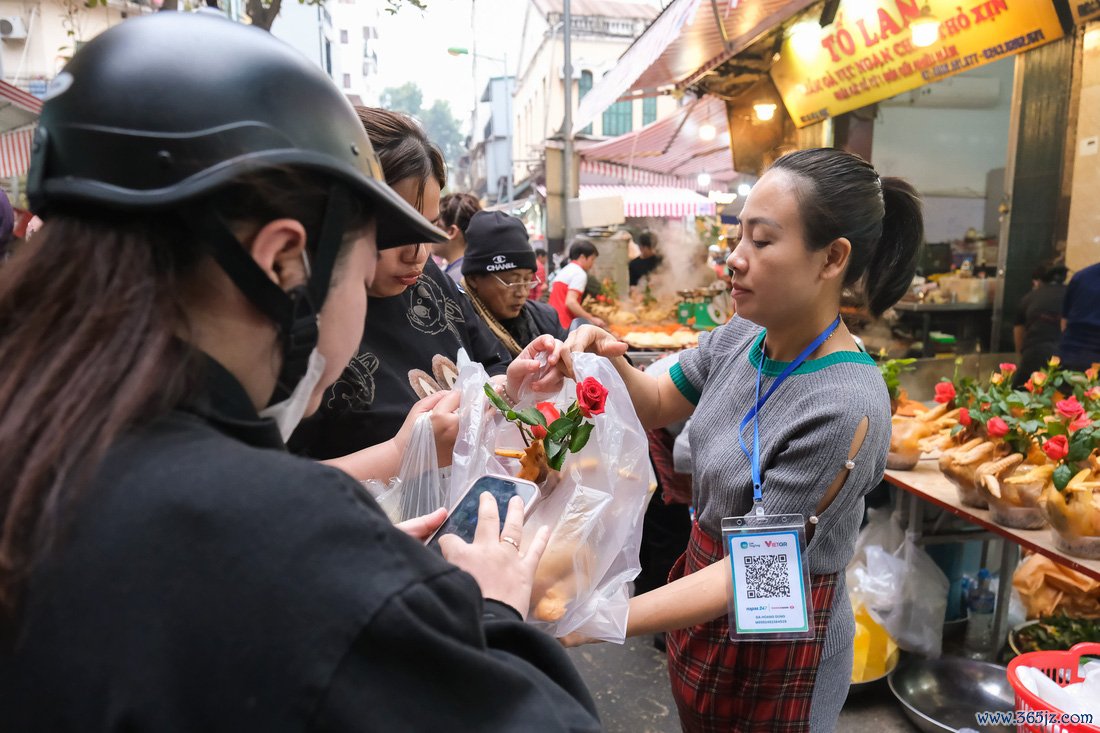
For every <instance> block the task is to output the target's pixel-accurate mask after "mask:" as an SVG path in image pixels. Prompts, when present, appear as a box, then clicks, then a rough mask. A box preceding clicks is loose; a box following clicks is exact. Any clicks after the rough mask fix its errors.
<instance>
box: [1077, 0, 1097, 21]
mask: <svg viewBox="0 0 1100 733" xmlns="http://www.w3.org/2000/svg"><path fill="white" fill-rule="evenodd" d="M1069 9H1070V10H1072V11H1073V20H1074V21H1075V22H1076V23H1077V25H1081V24H1082V23H1084V22H1086V21H1089V20H1095V19H1096V18H1100V0H1069Z"/></svg>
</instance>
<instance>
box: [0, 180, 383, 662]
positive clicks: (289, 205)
mask: <svg viewBox="0 0 1100 733" xmlns="http://www.w3.org/2000/svg"><path fill="white" fill-rule="evenodd" d="M330 187H331V182H330V181H329V180H328V179H327V178H326V177H324V176H322V175H320V174H315V173H308V172H305V171H299V170H289V169H288V170H277V169H273V170H268V171H261V172H257V173H254V174H251V175H249V176H247V177H245V178H243V179H239V180H237V181H234V182H232V183H230V184H228V185H227V186H226V187H224V188H222V189H218V190H215V191H213V192H211V193H210V194H209V196H208V198H206V199H204V200H199V201H197V202H196V205H198V206H208V207H210V208H211V209H213V210H214V211H216V212H217V213H218V215H219V216H220V217H221V218H222V219H223V220H224V221H226V222H227V223H230V224H231V225H233V226H235V227H236V228H238V229H239V230H241V231H249V230H254V229H257V228H259V227H260V226H262V225H263V224H264V223H266V222H268V221H272V220H274V219H279V218H283V217H290V218H293V219H296V220H298V221H300V222H301V223H302V225H303V226H304V227H305V228H306V230H307V231H309V232H315V231H317V230H318V229H319V228H320V224H321V217H322V214H323V212H324V209H325V201H326V199H327V197H328V195H329V190H330ZM372 216H373V215H372V213H371V212H370V211H368V210H367V209H366V208H365V205H364V204H363V203H361V202H358V201H357V202H356V203H355V204H353V211H352V212H351V215H350V217H349V222H348V234H347V236H346V237H345V241H344V244H343V250H342V251H346V250H347V249H348V247H349V245H350V243H351V242H352V241H353V240H354V237H355V235H356V233H357V232H359V231H361V230H362V229H363V228H364V227H365V226H366V224H367V222H368V221H369V219H370V218H371V217H372ZM246 236H251V235H246ZM315 244H316V237H311V238H310V244H309V245H308V246H315ZM208 252H209V250H208V248H207V247H206V246H205V245H204V243H203V242H201V241H199V240H198V237H197V236H196V235H195V234H194V232H193V230H192V229H191V227H190V226H189V222H188V219H187V214H186V212H185V211H182V210H165V211H156V212H152V213H135V212H126V211H124V212H119V211H115V210H108V209H107V208H106V207H100V209H99V210H97V211H95V212H84V211H74V212H68V211H64V212H58V213H56V214H54V215H52V216H50V219H49V221H48V222H47V223H46V225H45V226H44V227H43V229H42V232H41V233H40V234H38V235H36V236H35V238H34V242H33V243H32V244H29V245H27V246H24V247H21V248H20V249H19V251H18V252H16V253H15V255H14V256H13V257H12V258H11V260H9V261H8V262H7V263H6V264H5V265H4V267H2V268H0V364H3V365H4V368H3V370H0V646H2V645H3V643H4V642H7V641H10V639H11V633H12V632H13V631H14V627H15V625H16V623H17V619H18V615H19V609H20V602H21V597H22V591H23V588H24V585H25V583H26V580H27V578H28V577H29V576H30V573H31V570H32V569H33V567H34V565H35V563H36V562H38V560H39V559H40V558H41V557H42V556H43V555H45V554H46V553H47V552H48V550H49V549H50V547H51V546H52V545H53V544H54V542H55V541H56V540H57V538H58V535H59V532H60V531H61V530H62V529H63V528H64V526H65V522H66V520H67V519H68V514H69V512H70V510H71V508H72V507H73V506H74V504H75V502H76V499H77V497H78V496H79V494H80V491H81V490H82V489H83V488H84V486H85V485H86V484H87V481H88V479H89V478H90V477H91V476H92V474H93V473H94V471H95V469H96V467H97V466H98V464H99V462H100V461H101V460H102V459H103V457H104V455H105V454H106V453H107V451H108V450H109V449H110V448H111V446H112V445H113V444H114V443H115V442H116V441H117V440H118V439H119V438H120V436H122V435H123V434H125V433H126V432H127V431H129V430H132V429H134V428H135V427H137V426H140V425H142V424H146V423H149V422H152V421H153V420H156V419H157V418H158V417H160V416H162V415H164V414H165V413H167V412H169V411H170V410H172V409H173V408H175V407H177V406H178V405H180V404H181V403H184V402H186V401H187V400H188V399H190V398H191V396H192V395H193V391H194V389H195V387H196V383H197V380H198V379H199V373H198V372H199V365H200V363H201V362H200V360H199V359H197V358H196V352H195V350H194V349H193V348H192V347H190V346H189V345H188V344H187V341H186V340H187V338H188V335H189V333H190V328H189V323H188V319H187V315H186V312H185V308H184V305H183V297H182V291H183V289H184V288H185V287H186V286H187V284H188V282H189V281H190V280H191V279H192V278H193V277H194V276H195V273H196V269H197V265H198V264H199V262H200V261H201V260H202V259H203V258H204V257H206V256H208ZM338 258H339V256H338Z"/></svg>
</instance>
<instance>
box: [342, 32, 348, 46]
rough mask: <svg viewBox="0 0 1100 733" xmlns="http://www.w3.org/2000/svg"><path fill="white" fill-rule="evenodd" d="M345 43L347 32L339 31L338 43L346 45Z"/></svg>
mask: <svg viewBox="0 0 1100 733" xmlns="http://www.w3.org/2000/svg"><path fill="white" fill-rule="evenodd" d="M347 42H348V32H347V31H345V30H342V29H341V31H340V43H347Z"/></svg>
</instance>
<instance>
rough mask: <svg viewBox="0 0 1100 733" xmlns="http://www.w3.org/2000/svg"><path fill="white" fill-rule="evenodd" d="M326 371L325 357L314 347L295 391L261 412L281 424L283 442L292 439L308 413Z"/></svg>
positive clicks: (263, 415)
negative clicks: (318, 384) (292, 435)
mask: <svg viewBox="0 0 1100 733" xmlns="http://www.w3.org/2000/svg"><path fill="white" fill-rule="evenodd" d="M324 371H325V357H323V356H322V355H321V352H320V351H318V350H317V348H316V347H314V349H313V351H312V353H310V355H309V365H308V366H307V367H306V373H305V376H303V377H302V378H301V380H300V381H299V382H298V384H297V385H296V386H295V387H294V391H293V392H292V393H291V394H290V397H287V398H286V399H285V400H283V401H282V402H276V403H275V404H274V405H271V406H269V407H265V408H264V409H263V410H262V411H261V412H260V417H266V418H271V419H272V420H274V421H275V424H276V425H278V426H279V434H280V435H282V436H283V442H284V443H285V442H286V441H288V440H290V435H291V433H293V432H294V429H295V428H296V427H298V423H300V422H301V421H302V416H303V415H305V414H306V408H307V407H308V406H309V400H310V398H311V397H312V396H313V390H314V388H315V387H316V386H317V383H318V382H320V381H321V375H322V374H324Z"/></svg>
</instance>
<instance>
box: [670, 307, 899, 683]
mask: <svg viewBox="0 0 1100 733" xmlns="http://www.w3.org/2000/svg"><path fill="white" fill-rule="evenodd" d="M764 336H765V332H764V330H763V329H762V328H760V327H759V326H757V325H756V324H754V323H752V322H750V321H747V320H745V319H743V318H737V317H735V318H734V319H733V320H732V321H730V322H729V323H728V324H726V325H725V326H722V327H721V328H718V329H716V330H714V331H713V332H711V333H709V334H703V335H702V336H700V339H699V348H698V349H693V350H691V351H685V352H683V353H682V354H681V356H680V361H679V368H678V369H677V368H675V367H674V368H673V370H672V372H671V374H672V376H673V381H675V382H676V385H677V387H678V388H679V389H680V391H681V392H682V393H684V396H685V397H687V398H688V399H689V400H692V401H693V402H695V403H696V405H697V407H696V409H695V414H694V415H693V417H692V420H691V426H690V439H691V452H692V462H693V467H694V486H693V494H694V496H693V502H694V505H695V517H696V519H697V520H698V522H699V525H700V527H701V528H702V529H703V530H704V531H705V532H706V533H707V534H709V535H710V536H711V537H714V538H720V537H721V533H722V528H721V525H722V518H723V517H731V516H740V515H744V514H746V513H747V512H748V511H749V510H750V509H751V507H752V472H751V468H750V462H749V459H748V458H747V457H746V456H745V453H744V452H743V451H742V450H741V446H740V443H739V442H738V439H737V429H738V426H739V425H740V424H741V420H742V418H743V417H744V416H745V413H746V412H747V411H748V410H749V408H750V407H751V406H752V404H753V400H754V398H755V389H756V369H757V366H758V365H759V363H760V359H761V357H762V351H761V345H762V343H763V341H764ZM786 366H787V364H786V363H784V362H776V361H772V360H771V359H767V358H766V357H765V358H764V369H763V381H762V382H761V395H763V394H764V392H766V391H767V389H768V387H769V386H770V385H771V383H772V382H773V381H774V379H775V377H777V376H778V375H779V374H780V373H781V372H782V371H783V369H784V368H785V367H786ZM864 417H867V418H868V421H869V422H868V430H867V435H866V437H865V439H864V442H863V445H862V447H861V448H860V451H859V453H858V454H857V455H856V457H855V459H854V462H855V468H853V469H852V470H851V471H850V473H849V475H848V478H847V481H846V482H845V484H844V486H843V488H841V490H840V493H838V494H837V496H836V497H835V498H834V499H833V502H832V504H830V506H829V507H828V508H827V509H826V510H825V511H824V512H823V513H822V514H821V515H820V517H819V521H818V524H817V527H816V530H815V533H814V536H813V539H812V540H811V541H810V544H809V546H808V547H807V553H806V554H807V557H806V562H807V565H808V567H809V570H810V573H811V574H813V575H823V574H829V573H839V574H840V578H839V582H838V585H837V593H836V598H835V601H834V603H833V609H832V614H831V620H830V622H829V628H828V629H827V632H826V636H825V649H824V652H823V655H822V659H823V660H829V658H830V657H834V655H837V654H838V653H840V652H843V651H844V650H845V649H848V656H847V658H846V659H844V658H843V657H841V659H842V660H843V662H844V664H843V666H844V669H850V665H851V651H850V645H851V643H852V638H853V636H854V634H855V622H854V619H853V618H852V609H851V605H850V604H849V601H848V594H847V591H846V589H845V587H844V569H845V567H846V566H847V564H848V561H849V560H850V559H851V558H852V554H853V552H854V549H855V542H856V536H857V534H858V533H859V526H860V522H861V521H862V519H863V497H864V495H865V494H866V493H867V492H868V491H870V490H871V489H872V488H874V487H875V486H877V485H878V483H879V481H880V480H881V479H882V474H883V471H884V470H885V468H886V454H887V452H888V450H889V447H890V397H889V394H888V393H887V391H886V385H885V383H884V382H883V380H882V378H881V376H880V375H879V372H878V368H877V367H876V366H875V363H874V361H873V360H872V359H871V358H870V357H869V356H867V355H866V354H863V353H857V352H839V353H834V354H830V355H827V356H825V357H822V358H820V359H814V360H810V361H807V362H805V363H804V364H803V365H802V366H800V367H799V368H798V369H797V370H796V371H795V372H794V373H793V374H791V376H790V377H789V378H788V379H787V380H786V381H785V382H784V383H783V384H782V385H781V386H780V387H779V389H777V390H776V391H775V393H774V394H773V395H772V396H771V397H770V398H769V399H768V401H767V403H766V404H765V406H764V408H763V409H762V410H761V412H760V417H759V420H760V469H761V473H762V475H763V481H764V508H765V511H766V512H767V513H768V514H801V515H803V516H805V517H807V518H809V517H810V516H811V515H813V514H814V513H815V512H814V510H815V507H816V506H817V504H818V502H819V501H821V499H822V497H823V496H824V494H825V491H826V490H827V489H828V487H829V485H830V484H832V482H833V481H834V480H835V479H836V477H837V475H838V474H839V473H840V472H841V471H842V470H844V464H845V462H846V461H847V460H848V451H849V449H850V447H851V444H852V438H853V436H854V435H855V432H856V429H857V427H858V425H859V423H860V422H861V421H862V420H863V418H864ZM743 437H744V438H745V444H746V445H747V446H749V447H750V449H751V446H752V427H751V424H750V425H749V426H748V427H746V428H745V433H744V436H743ZM824 665H825V663H824V662H823V666H824ZM838 666H839V663H838ZM825 673H826V670H825V669H822V670H820V671H819V682H821V683H829V682H831V683H835V684H839V682H840V681H836V680H825V679H821V678H820V675H821V674H825ZM838 673H839V672H838ZM842 682H843V686H844V689H846V688H847V684H848V679H847V678H846V677H845V678H844V679H843V680H842ZM826 686H831V685H829V684H826ZM841 697H842V698H843V694H841Z"/></svg>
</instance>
